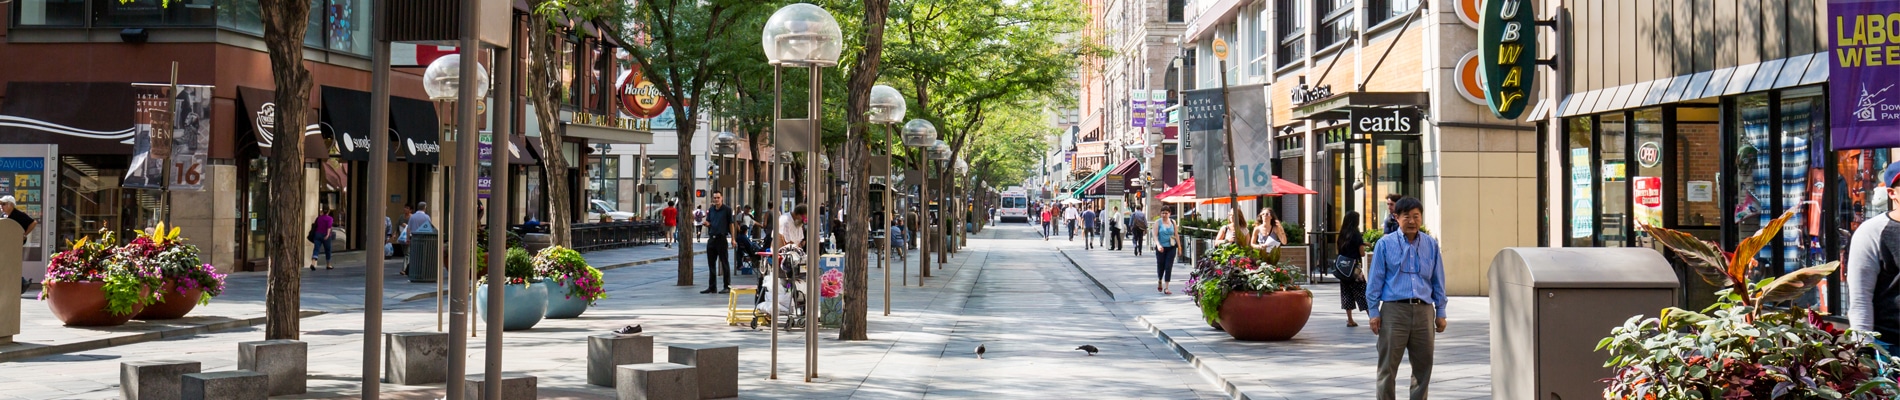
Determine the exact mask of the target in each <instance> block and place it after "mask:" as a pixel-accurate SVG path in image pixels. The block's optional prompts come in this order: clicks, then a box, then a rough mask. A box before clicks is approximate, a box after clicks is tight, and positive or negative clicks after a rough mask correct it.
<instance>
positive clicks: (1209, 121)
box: [1181, 88, 1227, 132]
mask: <svg viewBox="0 0 1900 400" xmlns="http://www.w3.org/2000/svg"><path fill="white" fill-rule="evenodd" d="M1220 91H1221V90H1220V89H1219V88H1215V89H1201V90H1189V91H1186V92H1182V96H1181V99H1182V101H1181V106H1182V107H1181V109H1182V110H1187V115H1186V116H1183V117H1181V120H1182V121H1181V124H1182V125H1184V126H1186V127H1187V130H1188V131H1190V132H1198V131H1218V130H1220V128H1221V126H1223V125H1225V121H1222V118H1225V117H1226V116H1227V101H1226V100H1225V99H1222V98H1221V96H1220Z"/></svg>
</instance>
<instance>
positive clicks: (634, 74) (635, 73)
mask: <svg viewBox="0 0 1900 400" xmlns="http://www.w3.org/2000/svg"><path fill="white" fill-rule="evenodd" d="M619 86H620V109H622V110H625V111H626V112H627V113H628V114H633V116H634V117H635V118H653V117H657V116H660V112H661V111H665V110H666V97H665V96H662V95H661V94H660V88H659V86H655V85H654V84H653V82H652V81H648V80H647V79H646V74H643V73H641V72H640V68H639V65H635V66H634V68H632V69H630V70H628V71H627V72H626V73H625V74H621V75H620V85H619Z"/></svg>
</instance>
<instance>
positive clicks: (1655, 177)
mask: <svg viewBox="0 0 1900 400" xmlns="http://www.w3.org/2000/svg"><path fill="white" fill-rule="evenodd" d="M1635 139H1636V140H1634V141H1633V142H1632V143H1633V146H1635V147H1634V148H1633V150H1635V152H1634V153H1632V154H1631V157H1634V158H1635V160H1633V161H1635V162H1634V164H1635V165H1632V169H1633V170H1634V172H1635V176H1634V177H1631V178H1630V200H1632V203H1631V204H1630V210H1631V214H1632V215H1634V217H1635V218H1634V221H1632V222H1634V223H1635V225H1634V226H1633V228H1636V229H1634V230H1633V234H1634V235H1635V236H1636V237H1639V238H1646V237H1647V236H1648V235H1646V234H1644V233H1643V232H1644V231H1643V229H1642V227H1644V226H1664V225H1663V213H1664V210H1665V207H1664V206H1663V204H1664V203H1663V161H1665V160H1664V153H1663V147H1662V143H1663V121H1662V109H1657V108H1652V109H1648V110H1641V111H1637V112H1636V137H1635Z"/></svg>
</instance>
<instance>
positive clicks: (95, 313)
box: [43, 282, 140, 326]
mask: <svg viewBox="0 0 1900 400" xmlns="http://www.w3.org/2000/svg"><path fill="white" fill-rule="evenodd" d="M105 286H106V283H105V282H55V283H48V284H46V288H45V289H43V290H45V291H46V306H47V307H48V308H51V309H52V310H53V316H54V317H58V318H59V321H60V322H64V323H66V326H117V325H124V324H125V321H130V320H132V316H134V315H138V313H139V311H140V310H139V309H138V308H136V307H135V309H134V310H133V311H132V313H130V314H125V315H112V312H110V311H106V306H107V304H108V302H107V301H106V291H105Z"/></svg>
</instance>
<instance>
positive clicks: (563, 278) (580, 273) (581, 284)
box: [534, 246, 607, 306]
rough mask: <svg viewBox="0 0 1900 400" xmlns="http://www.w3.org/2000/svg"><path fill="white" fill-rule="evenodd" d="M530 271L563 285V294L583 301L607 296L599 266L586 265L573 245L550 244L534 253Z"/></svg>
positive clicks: (591, 300) (585, 259)
mask: <svg viewBox="0 0 1900 400" xmlns="http://www.w3.org/2000/svg"><path fill="white" fill-rule="evenodd" d="M534 274H535V275H537V276H540V277H542V278H544V279H548V280H552V281H553V282H554V284H555V285H559V286H564V287H566V288H567V293H565V294H564V295H565V296H566V297H567V298H575V297H580V298H585V299H587V305H589V306H592V305H594V302H595V301H599V300H600V299H605V298H607V290H606V288H605V287H604V285H605V283H606V282H605V281H603V280H602V279H601V273H600V270H599V269H595V268H594V267H593V266H591V265H587V258H585V257H581V253H580V252H577V251H574V249H570V248H566V247H561V246H551V247H548V248H545V249H541V251H540V252H538V253H535V255H534Z"/></svg>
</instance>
